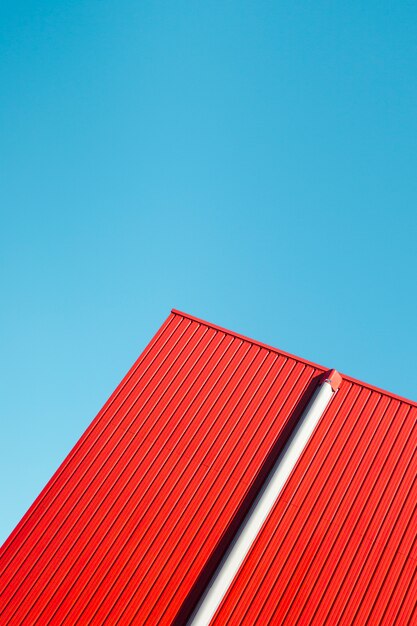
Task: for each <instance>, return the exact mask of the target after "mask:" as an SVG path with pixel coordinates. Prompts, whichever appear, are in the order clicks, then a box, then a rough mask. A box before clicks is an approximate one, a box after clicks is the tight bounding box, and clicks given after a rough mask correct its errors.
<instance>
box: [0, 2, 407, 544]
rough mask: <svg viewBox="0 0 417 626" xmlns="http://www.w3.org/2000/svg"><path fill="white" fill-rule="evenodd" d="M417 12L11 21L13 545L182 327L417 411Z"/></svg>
mask: <svg viewBox="0 0 417 626" xmlns="http://www.w3.org/2000/svg"><path fill="white" fill-rule="evenodd" d="M416 42H417V5H416V3H408V2H402V1H399V2H372V1H370V2H366V3H364V2H322V1H316V2H306V1H304V2H302V1H301V2H293V1H291V2H290V1H288V2H286V1H283V2H262V1H259V2H244V1H242V0H240V1H239V2H232V1H231V2H210V1H207V2H194V3H193V2H182V1H180V0H176V1H175V2H147V1H143V2H134V1H133V0H132V1H124V0H118V1H117V2H116V1H106V0H104V1H103V0H100V1H98V0H97V1H92V0H85V1H83V2H81V1H72V2H65V1H61V2H52V1H49V2H48V1H46V2H42V3H39V2H34V1H33V2H29V1H28V2H24V1H22V2H16V0H14V1H11V2H7V1H5V2H2V3H1V7H0V81H1V83H0V84H1V89H0V127H1V141H0V211H1V228H0V272H1V274H0V275H1V294H2V299H1V300H2V303H1V307H0V341H1V355H2V358H1V365H0V367H1V372H0V374H1V377H0V394H1V403H0V407H1V408H0V411H1V415H0V418H1V441H0V446H1V448H0V465H1V466H0V481H1V485H0V486H1V492H0V507H1V516H0V541H1V540H2V539H4V538H5V537H6V536H7V535H8V534H9V532H10V531H11V530H12V528H13V527H14V525H15V524H16V523H17V521H18V520H19V519H20V517H21V516H22V514H23V513H24V512H25V511H26V509H27V508H28V506H29V505H30V504H31V502H32V501H33V499H34V498H35V496H36V495H37V494H38V493H39V491H40V490H41V488H42V487H43V485H44V484H45V483H46V481H47V480H48V479H49V477H50V476H51V475H52V473H53V472H54V471H55V469H56V468H57V467H58V465H59V463H60V462H61V461H62V460H63V458H64V456H65V455H66V454H67V453H68V452H69V450H70V449H71V447H72V446H73V445H74V443H75V442H76V440H77V439H78V438H79V436H80V435H81V433H82V432H83V431H84V430H85V428H86V427H87V425H88V424H89V423H90V421H91V420H92V418H93V417H94V415H95V414H96V413H97V411H98V410H99V409H100V407H101V406H102V404H103V403H104V401H105V400H106V399H107V397H108V396H109V395H110V393H111V391H112V390H113V389H114V387H115V386H116V384H117V383H118V382H119V381H120V379H121V378H122V376H123V375H124V374H125V372H126V371H127V369H128V368H129V367H130V365H131V364H132V362H133V361H134V360H135V359H136V357H137V356H138V355H139V353H140V352H141V351H142V349H143V348H144V346H145V345H146V344H147V342H148V341H149V340H150V339H151V337H152V335H153V334H154V332H155V331H156V330H157V328H158V327H159V325H160V324H161V323H162V321H163V320H164V319H165V318H166V316H167V315H168V313H169V311H170V309H171V308H172V307H175V308H178V309H181V310H184V311H187V312H189V313H192V314H194V315H197V316H199V317H202V318H204V319H207V320H210V321H212V322H214V323H216V324H219V325H222V326H226V327H228V328H231V329H233V330H235V331H237V332H241V333H244V334H246V335H249V336H251V337H254V338H256V339H258V340H260V341H263V342H266V343H270V344H272V345H274V346H277V347H279V348H282V349H283V350H287V351H289V352H292V353H294V354H297V355H300V356H303V357H304V358H307V359H310V360H313V361H316V362H318V363H320V364H323V365H327V366H329V367H335V368H338V369H339V370H340V371H342V372H345V373H348V374H350V375H352V376H355V377H357V378H360V379H362V380H365V381H367V382H370V383H373V384H375V385H377V386H380V387H383V388H387V389H389V390H390V391H393V392H395V393H398V394H400V395H404V396H407V397H410V398H412V399H417V383H416V364H415V352H416V347H417V325H416V319H417V295H416V279H415V275H416V265H417V253H416V237H417V176H416V154H417V115H416V111H417V80H416V77H417V44H416Z"/></svg>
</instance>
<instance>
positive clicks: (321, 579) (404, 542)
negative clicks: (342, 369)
mask: <svg viewBox="0 0 417 626" xmlns="http://www.w3.org/2000/svg"><path fill="white" fill-rule="evenodd" d="M416 417H417V408H416V406H415V404H413V403H408V402H406V401H401V400H398V399H397V398H395V397H393V396H390V395H389V394H385V393H383V392H380V391H377V390H374V389H372V388H369V387H368V386H364V385H361V384H359V383H357V382H356V381H352V380H349V379H348V378H346V377H344V382H343V383H342V387H341V390H340V391H339V392H338V393H337V394H336V396H335V398H334V399H333V400H332V402H331V404H330V406H329V408H328V410H327V412H326V413H325V415H324V417H323V418H322V421H321V422H320V423H319V426H318V427H317V429H316V432H315V434H314V435H313V437H312V439H311V440H310V443H309V445H308V446H307V448H306V450H305V451H304V453H303V455H302V456H301V457H300V460H299V462H298V464H297V466H296V468H295V469H294V472H293V474H292V476H291V477H290V479H289V481H288V482H287V485H286V487H285V489H284V491H283V492H282V494H281V496H280V498H279V499H278V501H277V503H276V505H275V507H274V509H273V511H272V512H271V514H270V516H269V518H268V519H267V520H266V522H265V524H264V526H263V529H262V530H261V532H260V534H259V535H258V537H257V540H256V542H255V543H254V545H253V546H252V549H251V551H250V553H249V554H248V556H247V558H246V560H245V562H244V563H243V565H242V567H241V569H240V571H239V573H238V574H237V576H236V577H235V580H234V582H233V584H232V586H231V587H230V588H229V591H228V593H227V595H226V597H225V599H224V601H223V603H222V605H221V606H220V607H219V610H218V612H217V614H216V615H215V617H214V619H213V623H214V624H226V623H227V624H242V623H243V624H254V623H257V624H285V626H290V625H292V624H317V625H320V626H322V625H324V624H346V625H350V624H389V625H392V624H396V625H397V624H412V623H414V624H415V623H417V621H416V620H417V617H416V615H415V610H416V601H417V589H416V580H417V575H416V574H417V561H416V557H417V544H416V535H417V532H416V531H417V517H416V503H417V488H416V475H417V458H416V454H415V449H416ZM413 616H414V617H413ZM413 620H414V621H413Z"/></svg>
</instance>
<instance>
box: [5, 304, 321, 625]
mask: <svg viewBox="0 0 417 626" xmlns="http://www.w3.org/2000/svg"><path fill="white" fill-rule="evenodd" d="M322 372H323V368H321V367H318V366H314V365H312V364H309V363H307V362H305V361H302V360H300V359H296V358H294V357H291V356H288V355H285V354H283V353H280V352H278V351H277V350H274V349H272V348H268V347H266V346H262V345H261V344H258V343H256V342H253V341H250V340H248V339H245V338H242V337H239V336H236V335H234V334H232V333H230V332H227V331H224V330H222V329H219V328H216V327H213V326H211V325H208V324H206V323H204V322H201V321H198V320H195V319H193V318H190V317H188V316H186V315H184V314H180V313H179V312H173V313H172V314H171V315H170V316H169V317H168V319H167V320H166V322H165V323H164V325H163V326H162V328H161V329H160V330H159V332H158V333H157V335H156V336H155V338H154V339H153V340H152V342H151V343H150V345H149V346H148V348H147V349H146V350H145V351H144V353H143V354H142V356H141V357H140V358H139V360H138V361H137V363H135V365H134V366H133V368H132V369H131V370H130V372H129V373H128V375H127V376H126V377H125V379H124V380H123V381H122V383H121V384H120V385H119V387H118V388H117V389H116V391H115V392H114V394H113V395H112V396H111V398H110V399H109V401H108V402H107V403H106V405H105V406H104V407H103V409H102V410H101V411H100V413H99V414H98V416H97V417H96V418H95V420H94V421H93V423H92V424H91V426H90V427H89V428H88V429H87V431H86V432H85V434H84V435H83V436H82V437H81V439H80V441H79V442H78V443H77V444H76V446H75V447H74V449H73V450H72V452H71V453H70V454H69V456H68V458H67V459H66V460H65V461H64V463H63V464H62V466H61V467H60V468H59V469H58V471H57V472H56V474H55V475H54V476H53V478H52V479H51V481H50V482H49V483H48V485H47V486H46V487H45V489H44V490H43V492H42V493H41V494H40V496H39V497H38V499H37V500H36V501H35V502H34V504H33V506H32V507H31V508H30V509H29V511H28V513H27V514H26V515H25V516H24V518H23V519H22V520H21V522H20V524H19V525H18V526H17V528H16V529H15V531H14V532H13V533H12V535H11V536H10V538H9V539H8V540H7V541H6V543H5V545H4V546H3V548H2V551H1V555H0V566H1V569H0V576H1V578H0V589H1V598H0V607H1V620H2V623H7V624H20V623H22V621H24V622H25V623H31V624H32V623H41V624H49V623H55V624H57V623H59V624H61V623H66V624H76V623H79V624H86V623H94V624H103V623H106V624H115V623H132V622H133V623H137V624H144V623H147V624H164V623H171V622H172V621H173V620H174V619H175V618H177V621H178V622H182V621H183V620H184V619H185V616H186V614H187V613H188V612H189V610H190V609H191V608H192V606H193V604H194V602H195V600H196V599H197V597H198V594H199V593H200V592H201V589H202V588H203V587H204V585H205V584H206V582H207V579H208V577H209V575H210V573H211V571H212V570H213V567H214V566H215V564H216V563H217V561H218V559H219V558H220V557H221V554H222V553H223V551H224V548H225V546H226V545H227V543H228V542H229V541H230V538H231V536H232V535H233V532H234V530H235V528H236V525H237V524H238V523H239V522H240V521H241V519H242V516H243V515H244V513H245V511H246V509H247V508H248V507H249V505H250V503H251V501H252V499H253V497H254V495H255V494H256V492H257V490H258V488H259V485H260V483H261V482H262V479H263V476H264V474H265V472H267V471H268V468H269V465H270V464H271V463H272V462H273V459H274V458H275V455H276V454H277V452H278V451H279V449H280V447H282V445H283V443H284V442H285V440H286V438H287V436H288V433H289V431H290V429H291V427H292V423H293V422H294V421H295V420H296V419H297V417H298V415H299V413H300V411H301V410H302V408H303V407H304V405H305V404H306V402H307V401H308V399H309V398H310V396H311V394H312V391H313V389H314V387H315V385H316V384H317V377H318V375H319V374H321V373H322Z"/></svg>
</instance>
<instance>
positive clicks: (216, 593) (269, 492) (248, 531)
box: [188, 380, 334, 626]
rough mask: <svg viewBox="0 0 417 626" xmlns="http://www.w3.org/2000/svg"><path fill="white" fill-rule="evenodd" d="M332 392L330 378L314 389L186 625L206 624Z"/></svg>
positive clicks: (200, 625)
mask: <svg viewBox="0 0 417 626" xmlns="http://www.w3.org/2000/svg"><path fill="white" fill-rule="evenodd" d="M333 393H334V390H333V388H332V384H331V381H330V380H326V381H324V382H323V384H321V385H320V386H319V387H318V388H317V389H316V391H315V393H314V394H313V397H312V398H311V400H310V402H309V404H308V406H307V407H306V409H305V410H304V412H303V414H302V416H301V417H300V419H299V420H298V422H297V425H296V426H295V428H294V430H293V432H292V433H291V436H290V437H289V439H288V441H287V443H286V444H285V446H284V448H283V450H282V452H281V454H280V455H279V457H278V459H277V461H276V463H275V465H274V467H273V468H272V470H271V472H270V473H269V475H268V477H267V479H266V481H265V483H264V485H263V487H262V489H261V491H260V492H259V494H258V496H257V497H256V499H255V501H254V503H253V504H252V506H251V508H250V510H249V511H248V513H247V515H246V517H245V519H244V521H243V523H242V525H241V526H240V528H239V530H238V531H237V533H236V536H235V538H234V540H233V542H232V543H231V545H230V546H229V549H228V550H227V552H226V554H225V555H224V557H223V559H222V561H221V562H220V564H219V566H218V568H217V570H216V572H215V573H214V575H213V577H212V579H211V581H210V583H209V584H208V586H207V588H206V590H205V592H204V594H203V596H202V597H201V599H200V602H199V604H198V605H197V607H196V608H195V610H194V612H193V614H192V615H191V617H190V619H189V621H188V626H208V624H209V623H210V621H211V619H212V618H213V616H214V614H215V612H216V611H217V609H218V607H219V606H220V603H221V601H222V600H223V598H224V596H225V595H226V593H227V590H228V589H229V587H230V585H231V583H232V581H233V579H234V577H235V575H236V574H237V571H238V570H239V568H240V566H241V565H242V563H243V561H244V559H245V557H246V555H247V554H248V552H249V550H250V548H251V546H252V544H253V542H254V541H255V539H256V537H257V535H258V533H259V531H260V529H261V527H262V525H263V523H264V522H265V520H266V518H267V517H268V515H269V513H270V511H271V509H272V507H273V505H274V503H275V501H276V499H277V498H278V496H279V494H280V492H281V490H282V488H283V486H284V485H285V483H286V481H287V479H288V477H289V476H290V474H291V472H292V470H293V469H294V467H295V464H296V463H297V461H298V459H299V458H300V455H301V453H302V451H303V450H304V448H305V446H306V444H307V442H308V440H309V439H310V437H311V435H312V433H313V430H314V429H315V427H316V426H317V423H318V421H319V419H320V417H321V416H322V415H323V413H324V411H325V409H326V407H327V405H328V403H329V401H330V399H331V397H332V395H333Z"/></svg>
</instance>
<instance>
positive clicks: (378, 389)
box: [171, 309, 417, 408]
mask: <svg viewBox="0 0 417 626" xmlns="http://www.w3.org/2000/svg"><path fill="white" fill-rule="evenodd" d="M171 313H174V315H181V316H182V317H186V318H187V319H190V320H193V321H194V322H199V323H200V324H204V325H205V326H209V327H210V328H214V329H215V330H220V331H221V332H223V333H226V334H228V335H232V336H233V337H236V338H238V339H243V340H244V341H249V342H250V343H252V344H254V345H256V346H260V347H261V348H266V349H267V350H272V352H277V353H278V354H281V355H282V356H285V357H289V358H291V359H295V360H296V361H299V362H301V363H304V364H305V365H309V366H311V367H315V368H316V369H319V370H322V371H323V372H326V371H329V370H331V369H332V368H330V367H325V366H323V365H320V364H318V363H314V362H313V361H309V360H308V359H303V358H302V357H299V356H297V355H296V354H292V353H291V352H286V351H285V350H280V349H279V348H276V347H274V346H270V345H269V344H267V343H263V342H262V341H258V340H257V339H252V338H251V337H247V336H246V335H242V334H241V333H236V332H234V331H233V330H230V329H228V328H224V327H223V326H218V325H217V324H213V323H212V322H208V321H207V320H203V319H201V318H200V317H196V316H195V315H191V314H190V313H185V312H184V311H180V310H178V309H171ZM338 371H339V372H340V370H338ZM340 375H341V376H342V378H343V380H346V381H348V382H350V383H355V384H357V385H362V387H366V388H367V389H370V390H371V391H376V392H377V393H380V394H382V395H385V396H389V397H390V398H393V399H394V400H399V401H400V402H405V403H406V404H409V405H410V406H413V407H415V408H417V401H415V400H410V399H409V398H405V397H404V396H400V395H398V394H395V393H393V392H392V391H388V390H387V389H382V388H381V387H377V386H376V385H372V384H371V383H367V382H364V381H362V380H359V379H358V378H354V377H353V376H349V374H344V373H343V372H340Z"/></svg>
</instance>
